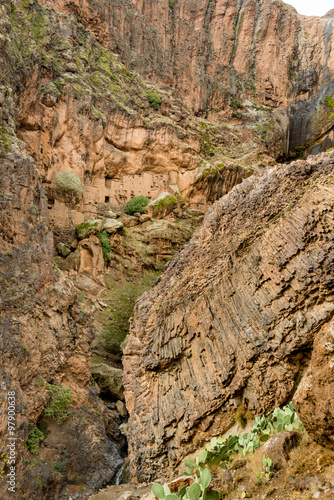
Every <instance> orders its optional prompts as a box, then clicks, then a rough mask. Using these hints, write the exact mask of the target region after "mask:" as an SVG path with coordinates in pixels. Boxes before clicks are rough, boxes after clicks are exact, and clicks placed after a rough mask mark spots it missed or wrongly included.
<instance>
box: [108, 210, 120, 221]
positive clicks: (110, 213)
mask: <svg viewBox="0 0 334 500" xmlns="http://www.w3.org/2000/svg"><path fill="white" fill-rule="evenodd" d="M106 216H107V217H108V219H117V217H118V214H117V213H116V212H113V211H112V210H108V212H107V213H106Z"/></svg>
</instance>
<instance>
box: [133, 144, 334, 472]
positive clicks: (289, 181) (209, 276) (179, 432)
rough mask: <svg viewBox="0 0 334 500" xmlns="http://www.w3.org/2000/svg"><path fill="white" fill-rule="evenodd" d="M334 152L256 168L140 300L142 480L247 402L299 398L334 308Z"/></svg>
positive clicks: (136, 411) (136, 336)
mask: <svg viewBox="0 0 334 500" xmlns="http://www.w3.org/2000/svg"><path fill="white" fill-rule="evenodd" d="M333 179H334V159H333V154H332V153H331V154H329V155H326V154H324V155H320V156H318V157H314V158H310V159H309V160H308V161H298V162H293V163H291V164H290V165H282V166H279V167H273V168H272V169H268V170H267V171H266V172H264V173H263V174H262V175H257V176H252V177H250V178H248V179H246V180H245V181H244V182H243V183H242V184H240V185H239V186H237V187H235V188H234V189H233V190H232V191H231V192H230V193H229V194H228V195H226V196H224V197H223V198H221V199H220V200H219V201H218V202H216V203H215V204H214V205H213V207H212V208H211V209H210V210H209V212H208V213H207V215H206V217H205V220H204V223H203V226H202V227H201V229H199V230H198V231H197V232H196V234H195V235H194V236H193V238H192V240H191V242H190V243H189V244H188V245H186V247H185V248H184V249H183V250H182V251H181V252H180V253H179V254H178V255H177V257H176V258H174V260H173V261H172V262H171V263H170V264H169V266H168V268H167V270H166V272H165V273H164V275H163V276H162V277H161V278H160V280H159V283H158V284H157V285H156V286H155V287H154V288H153V289H152V290H151V291H149V292H147V293H145V294H144V295H143V296H142V297H141V298H140V299H139V300H138V302H137V305H136V308H135V321H134V326H133V328H132V333H131V335H130V338H129V341H128V344H127V346H126V349H125V353H124V354H125V357H124V369H125V398H126V402H127V408H128V411H129V414H130V422H129V434H128V436H129V445H130V456H131V461H132V473H133V477H134V478H137V480H138V481H142V480H148V479H152V478H154V477H155V476H156V475H157V474H159V473H160V471H161V470H167V468H168V467H169V466H175V465H177V464H178V463H179V462H180V461H181V459H182V456H183V451H182V450H183V449H184V447H185V445H186V444H187V445H190V446H191V443H192V441H195V442H196V441H197V442H198V439H205V438H209V437H212V436H214V435H218V434H220V433H222V432H224V431H225V430H226V429H227V428H228V427H229V426H230V425H231V422H232V421H233V420H234V414H235V411H236V408H237V406H238V405H239V404H241V403H242V402H243V403H244V404H245V405H246V406H247V407H248V409H249V410H252V411H254V413H256V414H262V413H265V412H267V411H270V410H272V409H273V408H274V407H276V406H279V405H281V404H283V403H284V402H286V401H287V400H289V399H290V398H291V397H292V395H293V393H294V390H295V386H296V384H295V380H296V378H297V375H298V373H299V372H300V371H301V370H302V369H303V368H304V366H305V364H307V363H308V359H309V353H310V352H311V350H312V343H313V340H314V337H315V335H316V333H317V332H318V331H319V330H320V328H321V327H322V325H323V324H324V323H326V322H327V321H329V319H330V318H331V316H332V314H333V311H334V305H333V287H332V282H333V269H334V266H333V259H334V246H333V244H334V243H333V238H332V227H333V203H334V202H333V200H334V198H333Z"/></svg>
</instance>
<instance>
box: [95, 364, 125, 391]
mask: <svg viewBox="0 0 334 500" xmlns="http://www.w3.org/2000/svg"><path fill="white" fill-rule="evenodd" d="M91 374H92V375H93V378H94V380H95V381H96V383H97V385H98V386H99V387H100V389H101V391H102V392H106V393H107V394H109V396H111V397H112V398H114V399H124V387H123V370H119V369H118V368H113V367H112V366H109V365H106V364H105V363H94V364H92V367H91Z"/></svg>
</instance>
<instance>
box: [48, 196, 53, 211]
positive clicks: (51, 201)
mask: <svg viewBox="0 0 334 500" xmlns="http://www.w3.org/2000/svg"><path fill="white" fill-rule="evenodd" d="M54 204H55V201H54V200H52V199H51V198H48V208H49V209H51V208H53V206H54Z"/></svg>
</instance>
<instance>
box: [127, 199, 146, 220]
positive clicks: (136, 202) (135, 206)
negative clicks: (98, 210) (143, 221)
mask: <svg viewBox="0 0 334 500" xmlns="http://www.w3.org/2000/svg"><path fill="white" fill-rule="evenodd" d="M149 202H150V200H149V199H148V198H146V196H135V197H134V198H132V199H131V200H129V201H128V202H127V204H126V205H125V209H124V212H125V213H126V214H127V215H133V214H135V213H137V212H138V213H140V214H142V213H143V211H144V210H145V208H146V207H147V205H148V203H149Z"/></svg>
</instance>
